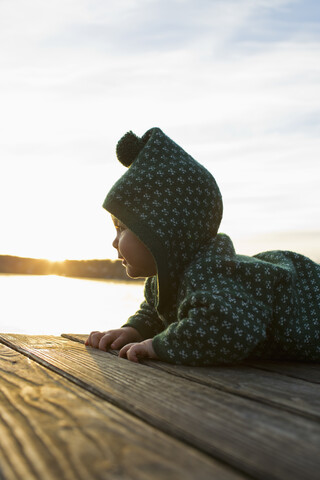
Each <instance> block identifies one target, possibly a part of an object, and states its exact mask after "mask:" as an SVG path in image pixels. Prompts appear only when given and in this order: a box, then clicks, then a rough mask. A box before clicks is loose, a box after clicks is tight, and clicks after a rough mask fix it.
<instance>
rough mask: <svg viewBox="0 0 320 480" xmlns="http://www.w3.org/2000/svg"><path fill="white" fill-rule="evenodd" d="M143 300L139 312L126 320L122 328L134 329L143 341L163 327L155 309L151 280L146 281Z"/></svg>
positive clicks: (160, 330)
mask: <svg viewBox="0 0 320 480" xmlns="http://www.w3.org/2000/svg"><path fill="white" fill-rule="evenodd" d="M144 295H145V300H144V301H143V302H142V304H141V305H140V308H139V310H138V311H137V312H136V313H135V314H134V315H132V316H131V317H129V318H128V320H127V322H126V323H125V325H123V327H134V328H135V329H136V330H138V332H139V333H140V335H141V336H142V337H143V339H144V340H145V339H147V338H152V337H154V336H155V335H157V334H158V333H160V332H162V330H164V328H165V326H164V323H163V321H162V320H161V319H160V317H159V315H158V313H157V311H156V309H155V307H154V306H153V305H154V304H155V302H156V298H155V295H154V284H153V281H152V279H148V280H147V281H146V284H145V289H144Z"/></svg>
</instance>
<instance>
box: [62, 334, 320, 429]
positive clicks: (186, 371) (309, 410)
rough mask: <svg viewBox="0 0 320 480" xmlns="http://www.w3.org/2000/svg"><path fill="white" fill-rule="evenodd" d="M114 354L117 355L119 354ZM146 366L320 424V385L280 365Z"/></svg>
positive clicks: (302, 366) (304, 367) (78, 338)
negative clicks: (285, 372) (289, 373)
mask: <svg viewBox="0 0 320 480" xmlns="http://www.w3.org/2000/svg"><path fill="white" fill-rule="evenodd" d="M63 336H64V337H65V338H69V339H70V340H74V341H78V342H80V343H83V342H84V340H85V339H86V338H87V336H86V335H74V334H63ZM114 353H115V354H116V352H114ZM143 364H144V365H148V366H150V367H152V368H158V369H160V370H163V371H165V372H168V373H170V374H172V375H175V376H178V377H182V378H186V379H188V380H190V381H193V382H197V383H201V384H203V385H207V386H209V387H212V388H216V389H219V390H222V391H225V392H229V393H233V394H236V395H239V396H243V397H244V398H250V399H253V400H257V401H260V402H262V403H265V404H266V405H273V406H275V407H277V408H279V409H284V410H287V411H290V412H293V413H298V414H300V415H304V416H305V417H307V418H310V419H315V420H316V421H320V385H319V384H314V383H310V382H309V381H305V380H301V379H300V378H293V377H292V376H287V375H285V374H284V373H282V363H281V362H279V363H277V364H276V363H275V362H274V363H273V366H274V367H275V365H277V369H276V371H275V372H271V371H269V370H267V369H266V370H264V369H257V368H252V367H254V365H253V366H251V365H250V364H249V365H233V366H223V367H202V368H201V367H185V366H180V365H170V364H168V363H164V362H155V361H143ZM261 365H262V366H263V365H264V364H263V363H262V364H261ZM268 365H269V362H266V368H268ZM312 367H313V369H314V370H313V371H315V367H319V372H320V365H315V364H311V365H309V364H298V372H300V375H301V372H302V371H307V373H305V375H304V376H308V373H309V372H308V370H309V368H312ZM287 368H288V366H287V362H285V364H284V366H283V369H284V370H285V371H286V369H287Z"/></svg>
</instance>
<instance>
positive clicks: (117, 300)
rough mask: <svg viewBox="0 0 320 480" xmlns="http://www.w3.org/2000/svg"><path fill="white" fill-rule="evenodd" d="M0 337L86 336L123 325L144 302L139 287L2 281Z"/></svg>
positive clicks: (43, 279)
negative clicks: (9, 334) (19, 334)
mask: <svg viewBox="0 0 320 480" xmlns="http://www.w3.org/2000/svg"><path fill="white" fill-rule="evenodd" d="M0 290H1V304H0V318H1V324H0V333H25V334H29V335H41V334H42V335H60V334H61V333H82V334H87V333H90V332H91V331H92V330H102V331H104V330H109V329H111V328H118V327H120V326H121V325H123V324H124V323H125V322H126V320H127V318H128V317H129V316H130V315H132V314H133V313H135V311H136V310H137V309H138V308H139V305H140V303H141V301H142V300H143V283H140V282H139V283H138V282H137V283H126V282H120V281H105V280H103V281H102V280H87V279H85V280H84V279H78V278H68V277H58V276H55V275H48V276H37V275H32V276H29V275H0Z"/></svg>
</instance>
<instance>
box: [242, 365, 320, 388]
mask: <svg viewBox="0 0 320 480" xmlns="http://www.w3.org/2000/svg"><path fill="white" fill-rule="evenodd" d="M250 365H251V366H253V367H255V368H259V369H261V370H266V371H269V372H275V373H279V374H280V375H287V376H289V377H293V378H299V379H301V380H305V381H306V382H311V383H320V363H302V362H258V361H255V362H250Z"/></svg>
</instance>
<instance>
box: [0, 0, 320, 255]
mask: <svg viewBox="0 0 320 480" xmlns="http://www.w3.org/2000/svg"><path fill="white" fill-rule="evenodd" d="M0 105H1V109H0V132H1V135H0V178H1V188H0V205H1V207H0V229H1V231H0V254H9V255H19V256H28V257H38V258H49V259H52V260H63V259H65V258H70V259H72V258H73V259H91V258H116V253H115V251H114V249H112V246H111V243H112V239H113V229H112V224H111V220H110V219H109V217H108V215H107V213H106V212H105V211H104V210H103V209H102V207H101V205H102V202H103V200H104V197H105V196H106V194H107V192H108V190H109V189H110V187H111V186H112V184H113V183H114V182H115V181H116V179H117V178H118V177H119V176H120V175H121V174H122V173H124V168H123V167H122V166H121V165H120V164H119V163H118V162H117V160H116V157H115V146H116V143H117V141H118V140H119V139H120V137H121V136H122V135H123V134H124V133H125V132H126V131H128V130H133V131H134V132H135V133H137V134H138V135H142V134H143V133H144V132H145V131H146V130H148V129H149V128H151V127H154V126H158V127H160V128H161V129H162V130H163V131H164V132H165V133H166V134H167V135H169V136H170V137H171V138H172V139H173V140H175V141H176V142H177V143H178V144H180V145H181V146H182V147H183V148H184V149H185V150H186V151H187V152H188V153H190V154H191V155H192V156H193V157H194V158H196V159H197V160H198V161H200V162H201V163H203V164H204V165H205V166H206V167H207V168H208V169H209V170H210V171H211V172H212V173H213V175H214V176H215V178H216V180H217V182H218V184H219V186H220V188H221V191H222V195H223V198H224V212H225V213H224V219H223V222H222V225H221V231H223V232H225V233H227V234H229V235H230V237H231V238H232V239H233V240H234V243H235V246H236V249H237V251H239V253H245V254H250V255H251V254H254V253H257V252H258V251H262V250H268V249H278V248H281V249H289V250H296V251H299V252H300V253H304V254H306V255H308V256H310V257H311V258H314V259H316V260H318V261H320V247H319V245H320V202H319V181H320V163H319V153H320V135H319V134H320V2H318V1H316V0H314V1H311V0H306V1H300V0H223V1H222V0H108V1H103V0H55V1H54V2H49V1H43V0H42V1H40V0H0Z"/></svg>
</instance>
